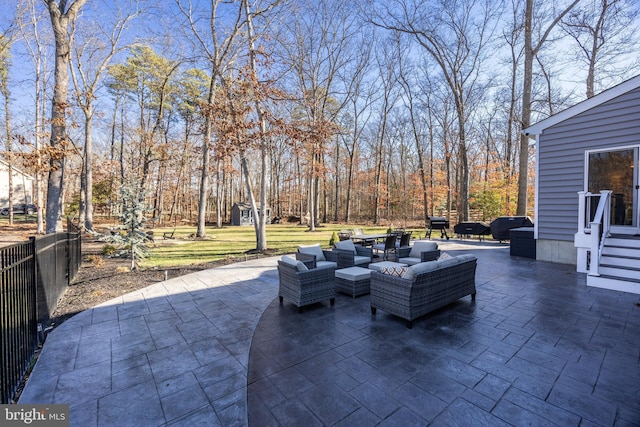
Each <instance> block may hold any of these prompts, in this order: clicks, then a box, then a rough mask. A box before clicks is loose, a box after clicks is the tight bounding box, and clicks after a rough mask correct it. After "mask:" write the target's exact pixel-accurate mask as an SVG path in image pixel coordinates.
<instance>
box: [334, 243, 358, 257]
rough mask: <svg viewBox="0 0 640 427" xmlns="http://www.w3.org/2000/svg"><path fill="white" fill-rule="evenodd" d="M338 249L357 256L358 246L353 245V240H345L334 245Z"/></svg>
mask: <svg viewBox="0 0 640 427" xmlns="http://www.w3.org/2000/svg"><path fill="white" fill-rule="evenodd" d="M333 246H334V247H335V248H336V249H342V250H345V251H351V252H353V253H354V254H356V246H355V245H354V244H353V241H351V240H343V241H341V242H336V243H335V244H334V245H333Z"/></svg>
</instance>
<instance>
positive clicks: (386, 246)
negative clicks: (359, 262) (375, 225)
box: [373, 234, 397, 261]
mask: <svg viewBox="0 0 640 427" xmlns="http://www.w3.org/2000/svg"><path fill="white" fill-rule="evenodd" d="M396 239H397V236H396V235H395V234H389V235H388V236H387V238H386V239H385V241H384V243H376V244H375V245H373V249H375V250H377V251H378V252H381V251H382V252H384V255H383V257H382V259H384V260H385V261H387V260H388V259H389V254H391V253H393V254H396Z"/></svg>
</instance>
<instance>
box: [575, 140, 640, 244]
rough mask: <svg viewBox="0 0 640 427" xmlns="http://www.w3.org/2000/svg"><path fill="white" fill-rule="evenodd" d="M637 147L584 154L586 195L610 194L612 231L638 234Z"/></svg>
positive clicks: (639, 180) (639, 181) (638, 180)
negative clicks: (606, 191)
mask: <svg viewBox="0 0 640 427" xmlns="http://www.w3.org/2000/svg"><path fill="white" fill-rule="evenodd" d="M638 152H639V147H637V146H636V147H627V148H621V149H611V150H607V151H591V152H589V153H587V191H590V192H592V193H599V192H600V190H611V191H612V194H611V231H613V232H616V233H625V234H627V233H628V234H633V233H638V232H639V230H640V229H639V227H640V218H639V215H638V211H639V210H638V198H639V191H640V190H639V188H640V187H639V186H640V179H639V178H638V173H639V169H640V167H638V166H639V163H638Z"/></svg>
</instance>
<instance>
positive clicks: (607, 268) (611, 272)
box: [600, 263, 640, 281]
mask: <svg viewBox="0 0 640 427" xmlns="http://www.w3.org/2000/svg"><path fill="white" fill-rule="evenodd" d="M600 275H606V276H611V277H619V278H623V279H633V280H638V281H640V269H638V268H633V267H621V266H616V265H608V264H603V263H600Z"/></svg>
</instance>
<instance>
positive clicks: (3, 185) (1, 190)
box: [0, 161, 33, 208]
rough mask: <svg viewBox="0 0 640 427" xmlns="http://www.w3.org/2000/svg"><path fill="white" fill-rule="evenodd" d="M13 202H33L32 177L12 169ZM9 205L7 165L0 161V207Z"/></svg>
mask: <svg viewBox="0 0 640 427" xmlns="http://www.w3.org/2000/svg"><path fill="white" fill-rule="evenodd" d="M13 197H14V199H13V203H33V178H32V177H31V176H29V175H26V174H24V173H22V172H20V171H19V170H17V169H15V168H14V169H13ZM6 206H9V166H8V165H7V164H6V163H5V162H2V161H0V208H2V207H6Z"/></svg>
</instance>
